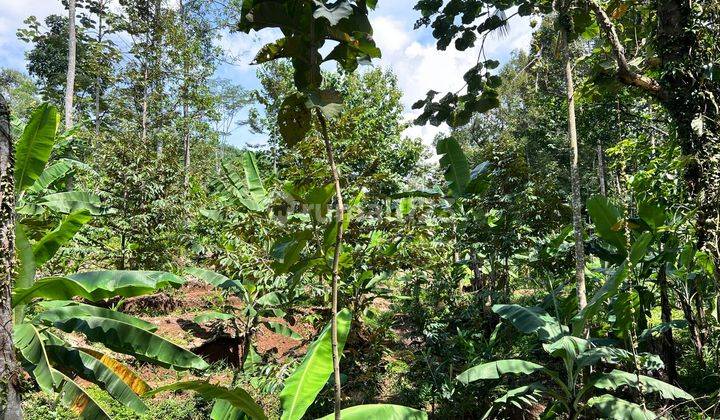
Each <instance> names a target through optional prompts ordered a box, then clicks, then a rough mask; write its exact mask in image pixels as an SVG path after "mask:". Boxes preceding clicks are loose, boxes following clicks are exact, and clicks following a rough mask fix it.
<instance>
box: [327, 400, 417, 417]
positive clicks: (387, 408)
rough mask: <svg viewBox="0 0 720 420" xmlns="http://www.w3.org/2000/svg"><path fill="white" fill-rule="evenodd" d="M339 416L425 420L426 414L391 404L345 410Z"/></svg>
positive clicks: (360, 406)
mask: <svg viewBox="0 0 720 420" xmlns="http://www.w3.org/2000/svg"><path fill="white" fill-rule="evenodd" d="M340 415H341V416H342V418H344V419H348V420H362V419H369V418H370V419H388V420H423V419H427V418H428V416H427V413H425V412H424V411H420V410H415V409H413V408H408V407H403V406H401V405H393V404H368V405H358V406H355V407H350V408H346V409H344V410H341V411H340ZM334 416H335V415H334V414H328V415H327V416H325V417H322V418H320V420H331V419H333V418H335V417H334Z"/></svg>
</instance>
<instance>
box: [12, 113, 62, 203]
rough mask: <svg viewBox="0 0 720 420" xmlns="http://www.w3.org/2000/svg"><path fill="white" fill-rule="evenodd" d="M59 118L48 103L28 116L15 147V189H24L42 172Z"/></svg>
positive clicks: (53, 142) (51, 146) (53, 141)
mask: <svg viewBox="0 0 720 420" xmlns="http://www.w3.org/2000/svg"><path fill="white" fill-rule="evenodd" d="M59 123H60V118H59V116H58V112H57V109H56V108H55V107H54V106H52V105H50V104H47V103H46V104H42V105H40V106H39V107H38V108H37V109H36V110H35V111H34V112H33V114H32V116H31V117H30V121H29V122H28V123H27V125H26V126H25V130H24V131H23V133H22V136H21V137H20V139H19V140H18V142H17V145H16V149H15V189H16V191H17V192H18V193H21V192H23V191H25V189H27V188H28V187H29V186H31V185H32V184H33V183H34V182H35V181H36V180H37V179H38V178H39V177H40V174H42V172H43V170H44V169H45V165H46V164H47V161H48V159H49V158H50V153H51V152H52V149H53V145H54V144H55V134H56V132H57V128H58V124H59Z"/></svg>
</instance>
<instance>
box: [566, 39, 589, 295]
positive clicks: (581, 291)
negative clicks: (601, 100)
mask: <svg viewBox="0 0 720 420" xmlns="http://www.w3.org/2000/svg"><path fill="white" fill-rule="evenodd" d="M567 39H568V35H567V31H566V30H564V31H563V47H564V49H565V51H564V53H565V54H564V55H565V80H566V84H567V102H568V138H569V139H570V149H571V151H572V159H571V162H570V181H571V185H572V212H573V230H574V232H575V278H576V279H577V295H578V306H579V307H580V309H583V308H584V307H585V306H587V294H586V291H585V249H584V239H583V236H584V234H583V222H582V198H581V195H580V168H579V152H578V140H577V129H576V127H575V86H574V83H573V70H572V62H571V57H570V45H568V42H567Z"/></svg>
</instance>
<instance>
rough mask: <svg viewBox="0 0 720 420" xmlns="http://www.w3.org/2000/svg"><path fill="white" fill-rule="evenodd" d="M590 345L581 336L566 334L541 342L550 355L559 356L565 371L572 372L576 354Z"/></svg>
mask: <svg viewBox="0 0 720 420" xmlns="http://www.w3.org/2000/svg"><path fill="white" fill-rule="evenodd" d="M588 347H590V343H589V342H588V341H587V340H585V339H582V338H578V337H573V336H570V335H566V336H563V337H560V338H559V339H557V340H555V341H553V342H551V343H547V344H543V348H544V349H545V351H546V352H548V353H549V354H550V355H551V356H554V357H559V358H561V359H562V360H563V362H564V363H565V370H566V372H573V368H574V365H575V360H576V359H577V357H578V355H579V354H580V353H582V352H584V351H585V350H587V349H588Z"/></svg>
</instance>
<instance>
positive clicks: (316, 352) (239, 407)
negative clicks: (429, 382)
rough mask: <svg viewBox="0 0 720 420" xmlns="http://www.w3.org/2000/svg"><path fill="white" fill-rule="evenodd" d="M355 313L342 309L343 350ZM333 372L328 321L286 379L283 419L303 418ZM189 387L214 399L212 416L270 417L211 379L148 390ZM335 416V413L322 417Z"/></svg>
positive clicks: (413, 415) (391, 415)
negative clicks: (213, 382) (212, 382)
mask: <svg viewBox="0 0 720 420" xmlns="http://www.w3.org/2000/svg"><path fill="white" fill-rule="evenodd" d="M351 319H352V315H351V313H350V311H349V310H347V309H345V310H342V311H340V312H339V313H338V345H339V347H340V348H339V351H340V353H342V350H343V348H344V347H345V342H346V341H347V337H348V334H349V333H350V324H351ZM332 373H333V363H332V343H331V334H330V325H327V326H326V327H325V328H324V329H323V330H322V331H321V332H320V334H319V335H318V338H317V339H316V340H315V341H314V342H313V343H312V344H310V346H308V349H307V353H306V354H305V357H304V358H303V360H302V362H300V364H299V365H298V367H297V368H296V369H295V371H294V372H293V373H292V374H291V375H290V376H289V377H288V378H287V379H286V380H285V384H284V387H283V390H282V391H281V392H280V408H281V410H282V413H281V417H280V418H281V420H300V419H301V418H303V416H305V414H306V412H307V410H308V408H310V406H311V405H312V403H313V402H314V401H315V399H316V398H317V396H318V394H320V391H322V389H323V388H324V387H325V385H326V384H327V382H328V380H329V379H330V376H331V375H332ZM178 390H189V391H194V392H197V393H198V394H199V395H200V396H202V397H203V398H205V399H208V400H214V405H213V410H212V413H211V418H212V419H213V420H220V419H223V420H233V419H238V420H239V419H243V418H246V416H247V417H250V418H252V419H255V420H264V419H266V418H267V416H266V414H265V412H264V411H263V409H262V408H261V407H260V405H259V404H258V403H257V402H255V401H254V400H253V399H252V397H251V396H250V395H249V394H248V393H247V391H245V390H243V389H242V388H239V387H237V388H232V389H231V388H226V387H222V386H218V385H213V384H210V383H209V382H207V381H189V382H178V383H174V384H170V385H167V386H164V387H161V388H157V389H155V390H152V391H150V392H149V393H147V394H146V395H147V396H150V395H156V394H158V393H161V392H164V391H178ZM340 413H341V416H342V418H344V419H349V420H354V419H380V418H381V419H392V420H416V419H417V420H425V419H427V414H426V413H425V412H423V411H420V410H416V409H413V408H409V407H404V406H400V405H392V404H368V405H358V406H354V407H350V408H346V409H344V410H342V411H341V412H340ZM331 418H334V414H332V413H331V414H328V415H327V416H325V417H322V419H323V420H327V419H331Z"/></svg>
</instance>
